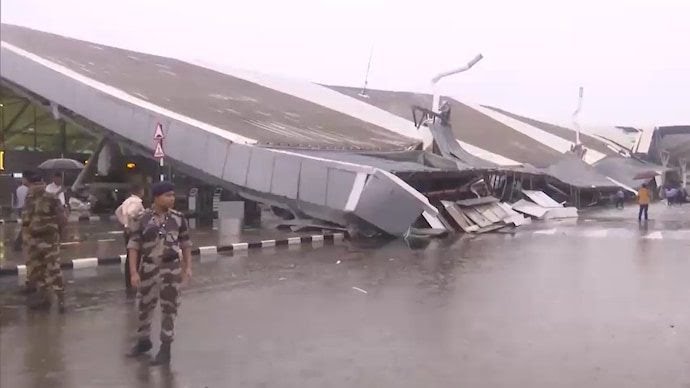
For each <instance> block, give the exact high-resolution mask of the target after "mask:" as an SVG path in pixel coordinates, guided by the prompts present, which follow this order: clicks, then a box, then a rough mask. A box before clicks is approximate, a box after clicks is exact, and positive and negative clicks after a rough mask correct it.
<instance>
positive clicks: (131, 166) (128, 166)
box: [127, 162, 137, 170]
mask: <svg viewBox="0 0 690 388" xmlns="http://www.w3.org/2000/svg"><path fill="white" fill-rule="evenodd" d="M136 166H137V165H136V163H132V162H129V163H127V168H128V169H130V170H131V169H133V168H135V167H136Z"/></svg>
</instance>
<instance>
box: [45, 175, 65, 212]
mask: <svg viewBox="0 0 690 388" xmlns="http://www.w3.org/2000/svg"><path fill="white" fill-rule="evenodd" d="M46 192H48V193H51V194H54V195H55V196H56V197H57V198H58V199H59V200H60V203H61V204H62V206H63V207H64V206H65V205H66V204H67V203H66V201H65V188H64V187H63V186H62V173H59V172H56V173H55V174H53V181H52V182H51V183H50V184H49V185H48V186H46Z"/></svg>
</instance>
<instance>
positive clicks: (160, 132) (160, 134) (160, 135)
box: [153, 123, 165, 140]
mask: <svg viewBox="0 0 690 388" xmlns="http://www.w3.org/2000/svg"><path fill="white" fill-rule="evenodd" d="M163 138H165V134H164V133H163V124H161V123H158V124H156V132H154V133H153V140H162V139H163Z"/></svg>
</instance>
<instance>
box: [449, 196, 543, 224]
mask: <svg viewBox="0 0 690 388" xmlns="http://www.w3.org/2000/svg"><path fill="white" fill-rule="evenodd" d="M441 204H442V205H443V209H444V210H445V212H446V216H447V219H448V220H452V222H451V226H452V227H453V228H455V229H456V230H462V231H464V232H465V233H486V232H492V231H496V230H499V229H502V228H504V227H506V226H509V225H513V226H520V225H525V224H528V223H529V222H530V219H529V218H526V217H524V216H523V215H522V214H520V213H518V212H516V211H514V210H513V209H512V208H511V205H510V204H507V203H503V202H499V200H498V199H497V198H495V197H491V196H489V197H482V198H474V199H466V200H462V201H456V202H451V201H441Z"/></svg>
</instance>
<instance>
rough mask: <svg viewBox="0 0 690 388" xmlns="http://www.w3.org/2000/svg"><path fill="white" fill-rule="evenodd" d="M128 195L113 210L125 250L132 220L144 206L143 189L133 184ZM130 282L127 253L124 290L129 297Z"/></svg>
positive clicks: (130, 290) (130, 291)
mask: <svg viewBox="0 0 690 388" xmlns="http://www.w3.org/2000/svg"><path fill="white" fill-rule="evenodd" d="M130 194H131V195H130V196H129V198H127V199H126V200H125V201H124V202H123V203H122V205H120V207H118V208H117V210H115V216H116V217H117V220H118V221H119V222H120V224H122V227H123V228H124V232H125V234H124V236H125V249H127V245H128V244H129V236H130V225H131V224H132V221H133V220H134V218H135V217H136V216H138V215H139V214H141V213H142V212H143V211H144V204H143V201H142V198H144V188H143V187H142V186H141V185H139V184H133V185H132V187H131V189H130ZM131 280H132V279H131V273H130V272H129V252H127V259H126V260H125V288H126V290H127V294H128V295H131V293H132V290H133V289H132V281H131Z"/></svg>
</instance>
